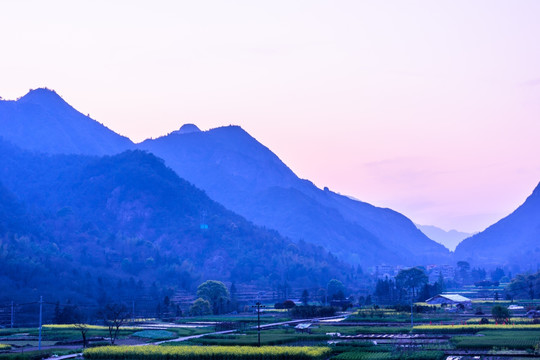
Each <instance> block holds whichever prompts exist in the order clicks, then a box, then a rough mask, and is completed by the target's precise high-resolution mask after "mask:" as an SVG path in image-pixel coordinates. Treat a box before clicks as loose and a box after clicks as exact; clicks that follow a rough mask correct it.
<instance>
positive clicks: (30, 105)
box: [0, 89, 133, 155]
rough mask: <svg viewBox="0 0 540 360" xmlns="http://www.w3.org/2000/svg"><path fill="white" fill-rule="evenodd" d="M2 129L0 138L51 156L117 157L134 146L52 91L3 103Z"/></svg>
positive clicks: (39, 91)
mask: <svg viewBox="0 0 540 360" xmlns="http://www.w3.org/2000/svg"><path fill="white" fill-rule="evenodd" d="M0 129H1V130H0V136H2V137H3V138H4V139H6V140H8V141H10V142H12V143H13V144H16V145H18V146H20V147H22V148H25V149H31V150H37V151H42V152H47V153H51V154H92V155H105V154H116V153H119V152H122V151H124V150H126V149H129V148H131V147H132V146H133V143H132V142H131V140H129V139H128V138H126V137H123V136H120V135H118V134H116V133H115V132H114V131H112V130H110V129H108V128H106V127H105V126H103V125H101V124H100V123H98V122H97V121H95V120H92V119H91V118H90V117H88V116H85V115H83V114H81V113H80V112H78V111H77V110H75V109H74V108H73V107H71V106H70V105H69V104H68V103H66V102H65V101H64V100H63V99H62V98H61V97H60V96H59V95H58V94H57V93H56V92H54V91H52V90H49V89H36V90H31V91H30V92H29V93H28V94H26V95H25V96H23V97H21V98H20V99H18V100H16V101H12V100H0Z"/></svg>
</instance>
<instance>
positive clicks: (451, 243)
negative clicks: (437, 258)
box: [416, 224, 472, 251]
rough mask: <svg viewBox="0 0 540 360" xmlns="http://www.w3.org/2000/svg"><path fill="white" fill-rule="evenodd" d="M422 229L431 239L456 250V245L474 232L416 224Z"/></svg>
mask: <svg viewBox="0 0 540 360" xmlns="http://www.w3.org/2000/svg"><path fill="white" fill-rule="evenodd" d="M416 227H417V228H418V229H420V231H422V232H423V233H424V234H426V236H427V237H428V238H430V239H431V240H434V241H436V242H438V243H439V244H443V245H444V246H446V247H447V248H448V249H450V250H451V251H454V250H455V249H456V246H457V245H458V244H459V243H460V242H461V241H462V240H463V239H466V238H468V237H470V236H472V234H469V233H465V232H461V231H457V230H449V231H446V230H443V229H441V228H438V227H436V226H432V225H418V224H417V225H416Z"/></svg>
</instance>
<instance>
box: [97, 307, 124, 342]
mask: <svg viewBox="0 0 540 360" xmlns="http://www.w3.org/2000/svg"><path fill="white" fill-rule="evenodd" d="M100 315H101V318H102V319H103V322H104V323H105V326H107V327H108V328H109V336H110V342H111V345H114V342H115V341H116V339H117V338H118V333H119V332H120V327H121V326H122V325H124V324H125V323H126V322H127V320H128V319H129V318H130V314H129V312H128V310H127V307H126V306H125V305H123V304H109V305H107V306H105V309H103V310H102V311H100Z"/></svg>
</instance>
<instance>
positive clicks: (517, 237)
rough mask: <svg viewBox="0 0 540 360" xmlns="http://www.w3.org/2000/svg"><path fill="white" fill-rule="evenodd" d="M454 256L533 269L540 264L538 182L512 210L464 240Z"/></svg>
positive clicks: (484, 262) (489, 263) (471, 260)
mask: <svg viewBox="0 0 540 360" xmlns="http://www.w3.org/2000/svg"><path fill="white" fill-rule="evenodd" d="M455 256H456V259H458V260H467V261H469V262H471V264H482V265H486V266H500V265H513V266H519V267H520V269H521V271H526V270H529V269H533V270H535V271H536V269H537V267H538V265H540V185H538V186H537V187H536V188H535V189H534V191H533V193H532V194H531V195H530V196H529V197H528V198H527V200H525V202H524V203H523V204H522V205H521V206H520V207H518V208H517V209H516V210H515V211H514V212H513V213H511V214H510V215H508V216H507V217H505V218H504V219H502V220H500V221H498V222H497V223H495V224H494V225H491V226H490V227H488V228H487V229H486V230H484V231H482V232H480V233H478V234H476V235H473V236H471V237H470V238H468V239H465V240H463V241H462V242H461V243H460V244H459V245H458V246H457V248H456V252H455Z"/></svg>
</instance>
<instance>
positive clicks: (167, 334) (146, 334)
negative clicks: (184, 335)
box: [131, 330, 178, 340]
mask: <svg viewBox="0 0 540 360" xmlns="http://www.w3.org/2000/svg"><path fill="white" fill-rule="evenodd" d="M131 336H135V337H139V338H145V339H151V340H170V339H174V338H176V337H178V336H177V335H176V333H174V332H171V331H167V330H141V331H137V332H135V333H133V334H131Z"/></svg>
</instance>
